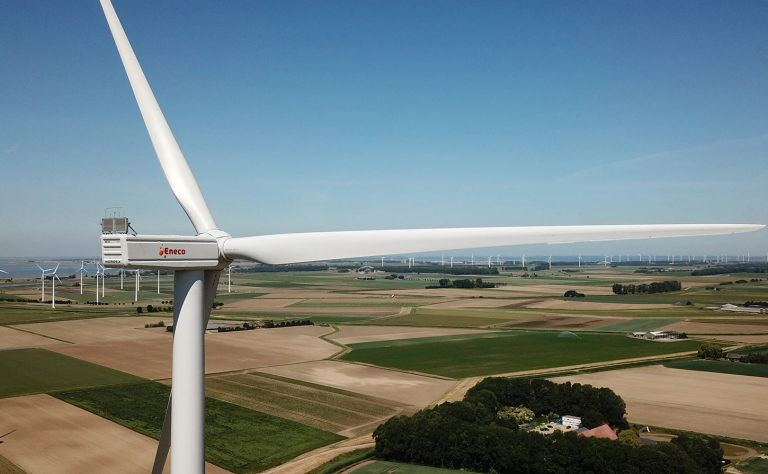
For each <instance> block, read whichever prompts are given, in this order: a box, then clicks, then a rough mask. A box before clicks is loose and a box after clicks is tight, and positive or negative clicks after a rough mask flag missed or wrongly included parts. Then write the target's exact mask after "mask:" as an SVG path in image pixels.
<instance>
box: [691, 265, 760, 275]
mask: <svg viewBox="0 0 768 474" xmlns="http://www.w3.org/2000/svg"><path fill="white" fill-rule="evenodd" d="M767 272H768V265H767V264H765V263H763V264H759V263H745V264H736V265H716V266H713V267H708V268H700V269H698V270H694V271H692V272H691V275H692V276H705V275H725V274H729V273H767Z"/></svg>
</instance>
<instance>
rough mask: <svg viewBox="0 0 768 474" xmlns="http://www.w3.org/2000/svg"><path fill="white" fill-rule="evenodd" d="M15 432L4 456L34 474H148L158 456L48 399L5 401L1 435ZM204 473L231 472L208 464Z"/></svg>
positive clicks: (131, 436) (114, 428) (0, 410)
mask: <svg viewBox="0 0 768 474" xmlns="http://www.w3.org/2000/svg"><path fill="white" fill-rule="evenodd" d="M13 429H16V431H15V432H13V433H11V434H10V435H8V436H6V437H5V438H3V441H4V442H3V443H2V444H0V455H2V456H3V457H5V458H7V459H8V460H10V461H11V462H13V463H14V464H16V465H18V466H19V467H20V468H22V469H24V470H25V471H26V472H28V473H29V474H83V473H119V474H134V473H135V474H146V473H148V472H150V471H151V470H152V462H153V461H154V459H155V451H156V450H157V441H155V440H154V439H151V438H148V437H146V436H144V435H140V434H139V433H136V432H135V431H132V430H130V429H128V428H125V427H123V426H120V425H118V424H117V423H113V422H111V421H108V420H106V419H104V418H101V417H99V416H97V415H94V414H92V413H89V412H87V411H85V410H81V409H80V408H77V407H75V406H72V405H70V404H68V403H66V402H63V401H61V400H58V399H56V398H53V397H51V396H49V395H29V396H26V397H16V398H5V399H2V400H0V431H2V432H3V433H5V432H7V431H11V430H13ZM205 469H206V472H208V473H213V474H224V473H226V472H228V471H225V470H223V469H221V468H219V467H216V466H214V465H212V464H208V463H206V466H205ZM163 472H164V473H169V472H170V462H168V463H166V466H165V469H164V470H163Z"/></svg>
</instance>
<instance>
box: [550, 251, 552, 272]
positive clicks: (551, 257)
mask: <svg viewBox="0 0 768 474" xmlns="http://www.w3.org/2000/svg"><path fill="white" fill-rule="evenodd" d="M549 269H550V270H552V254H549Z"/></svg>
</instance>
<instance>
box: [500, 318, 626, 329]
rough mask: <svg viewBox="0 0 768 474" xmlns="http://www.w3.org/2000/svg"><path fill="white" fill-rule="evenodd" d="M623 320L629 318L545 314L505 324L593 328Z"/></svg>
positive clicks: (516, 326) (519, 326) (517, 326)
mask: <svg viewBox="0 0 768 474" xmlns="http://www.w3.org/2000/svg"><path fill="white" fill-rule="evenodd" d="M623 321H627V319H621V318H596V317H593V316H564V315H545V316H541V317H538V318H531V319H524V320H522V321H513V322H511V323H505V324H503V326H504V327H511V328H544V329H593V328H599V327H601V326H607V325H609V324H615V323H620V322H623Z"/></svg>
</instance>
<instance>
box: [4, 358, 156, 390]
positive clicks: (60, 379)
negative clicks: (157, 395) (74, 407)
mask: <svg viewBox="0 0 768 474" xmlns="http://www.w3.org/2000/svg"><path fill="white" fill-rule="evenodd" d="M0 374H2V383H0V398H3V397H12V396H18V395H26V394H32V393H41V392H50V391H52V390H66V389H71V388H78V387H96V386H101V385H114V384H122V383H132V382H138V381H140V380H142V379H140V378H139V377H136V376H133V375H130V374H126V373H124V372H119V371H117V370H113V369H109V368H107V367H102V366H100V365H96V364H91V363H90V362H85V361H81V360H78V359H75V358H72V357H68V356H65V355H61V354H57V353H55V352H51V351H47V350H45V349H14V350H7V351H2V352H0Z"/></svg>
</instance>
